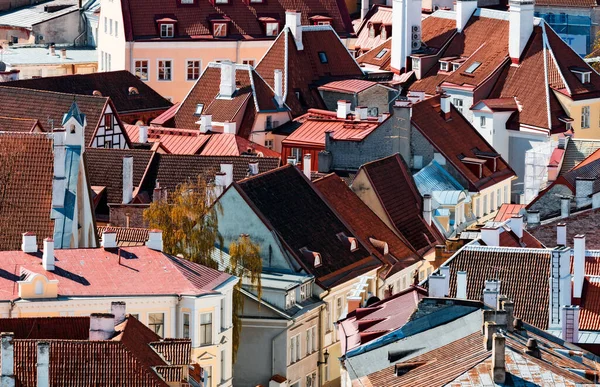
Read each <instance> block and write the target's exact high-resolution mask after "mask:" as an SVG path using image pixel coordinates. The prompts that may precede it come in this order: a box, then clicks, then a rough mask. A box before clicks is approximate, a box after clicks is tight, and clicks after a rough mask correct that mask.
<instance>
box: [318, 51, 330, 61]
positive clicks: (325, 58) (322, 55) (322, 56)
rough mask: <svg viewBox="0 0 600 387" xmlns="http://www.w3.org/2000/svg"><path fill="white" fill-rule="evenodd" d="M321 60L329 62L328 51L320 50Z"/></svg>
mask: <svg viewBox="0 0 600 387" xmlns="http://www.w3.org/2000/svg"><path fill="white" fill-rule="evenodd" d="M319 60H320V61H321V63H329V61H328V59H327V53H326V52H325V51H319Z"/></svg>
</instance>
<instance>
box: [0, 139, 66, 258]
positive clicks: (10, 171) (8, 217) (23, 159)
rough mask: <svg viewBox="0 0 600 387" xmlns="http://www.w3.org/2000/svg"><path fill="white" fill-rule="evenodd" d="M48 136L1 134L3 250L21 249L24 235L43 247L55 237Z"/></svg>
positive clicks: (0, 233)
mask: <svg viewBox="0 0 600 387" xmlns="http://www.w3.org/2000/svg"><path fill="white" fill-rule="evenodd" d="M52 144H53V142H52V138H51V137H49V136H48V135H47V134H34V133H27V134H25V133H0V250H16V249H19V248H20V246H21V242H22V235H21V234H22V233H24V232H33V233H34V234H36V235H37V241H38V243H39V244H40V245H41V244H42V241H43V239H44V238H47V237H52V235H53V234H54V221H53V220H52V219H50V213H51V209H52V178H53V175H54V152H53V148H52Z"/></svg>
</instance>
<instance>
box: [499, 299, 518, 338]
mask: <svg viewBox="0 0 600 387" xmlns="http://www.w3.org/2000/svg"><path fill="white" fill-rule="evenodd" d="M502 309H503V310H504V311H505V312H506V329H507V330H508V331H509V332H513V331H514V330H515V315H514V313H515V303H514V302H512V301H511V300H505V301H503V302H502Z"/></svg>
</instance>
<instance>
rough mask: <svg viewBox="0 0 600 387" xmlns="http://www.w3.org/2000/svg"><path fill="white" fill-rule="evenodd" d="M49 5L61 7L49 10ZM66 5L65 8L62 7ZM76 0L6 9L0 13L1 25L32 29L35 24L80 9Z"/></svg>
mask: <svg viewBox="0 0 600 387" xmlns="http://www.w3.org/2000/svg"><path fill="white" fill-rule="evenodd" d="M48 7H52V8H54V7H57V8H61V9H58V10H56V11H54V12H48V10H47V8H48ZM62 7H64V8H62ZM78 9H79V6H78V5H77V1H76V0H54V1H47V2H43V3H41V4H34V5H30V6H26V7H20V8H17V9H12V10H9V11H5V12H3V13H1V14H0V25H2V26H11V27H23V28H28V29H31V28H32V27H33V26H34V25H36V24H39V23H43V22H45V21H48V20H51V19H55V18H57V17H59V16H63V15H66V14H68V13H71V12H76V11H78Z"/></svg>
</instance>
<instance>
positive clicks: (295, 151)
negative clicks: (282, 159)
mask: <svg viewBox="0 0 600 387" xmlns="http://www.w3.org/2000/svg"><path fill="white" fill-rule="evenodd" d="M291 156H292V157H293V158H294V159H296V162H297V163H299V162H300V161H301V160H302V149H301V148H292V150H291Z"/></svg>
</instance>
